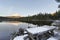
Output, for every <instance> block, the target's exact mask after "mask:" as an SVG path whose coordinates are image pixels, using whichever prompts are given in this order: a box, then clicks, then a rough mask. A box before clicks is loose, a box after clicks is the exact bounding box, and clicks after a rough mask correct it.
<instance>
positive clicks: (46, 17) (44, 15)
mask: <svg viewBox="0 0 60 40" xmlns="http://www.w3.org/2000/svg"><path fill="white" fill-rule="evenodd" d="M20 20H21V21H43V20H60V10H59V11H56V12H55V13H53V14H48V13H39V14H37V15H33V16H28V17H22V18H20Z"/></svg>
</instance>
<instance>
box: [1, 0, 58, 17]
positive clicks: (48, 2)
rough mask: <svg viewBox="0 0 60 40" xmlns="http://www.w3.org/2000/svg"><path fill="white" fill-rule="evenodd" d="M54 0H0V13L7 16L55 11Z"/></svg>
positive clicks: (55, 4) (56, 4)
mask: <svg viewBox="0 0 60 40" xmlns="http://www.w3.org/2000/svg"><path fill="white" fill-rule="evenodd" d="M57 6H58V3H57V2H55V0H0V15H1V16H7V15H12V14H14V13H18V14H19V15H22V16H27V15H33V14H37V13H39V12H44V13H45V12H48V13H51V12H55V11H56V10H57V9H58V8H57Z"/></svg>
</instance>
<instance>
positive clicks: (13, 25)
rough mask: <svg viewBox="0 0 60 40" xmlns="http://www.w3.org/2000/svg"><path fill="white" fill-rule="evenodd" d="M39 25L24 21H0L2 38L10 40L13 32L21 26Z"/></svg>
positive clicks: (0, 36) (0, 35) (1, 39)
mask: <svg viewBox="0 0 60 40" xmlns="http://www.w3.org/2000/svg"><path fill="white" fill-rule="evenodd" d="M28 26H30V27H37V25H33V24H28V23H23V22H0V40H10V36H11V33H14V32H16V31H18V29H19V28H28Z"/></svg>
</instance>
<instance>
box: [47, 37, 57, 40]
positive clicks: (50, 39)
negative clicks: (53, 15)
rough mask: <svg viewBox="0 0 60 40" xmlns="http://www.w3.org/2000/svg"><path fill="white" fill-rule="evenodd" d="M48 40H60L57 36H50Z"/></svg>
mask: <svg viewBox="0 0 60 40" xmlns="http://www.w3.org/2000/svg"><path fill="white" fill-rule="evenodd" d="M47 40H58V39H56V38H54V37H50V38H49V39H47Z"/></svg>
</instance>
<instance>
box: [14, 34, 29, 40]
mask: <svg viewBox="0 0 60 40" xmlns="http://www.w3.org/2000/svg"><path fill="white" fill-rule="evenodd" d="M26 36H28V35H22V36H17V37H15V38H14V39H13V40H24V37H26Z"/></svg>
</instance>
